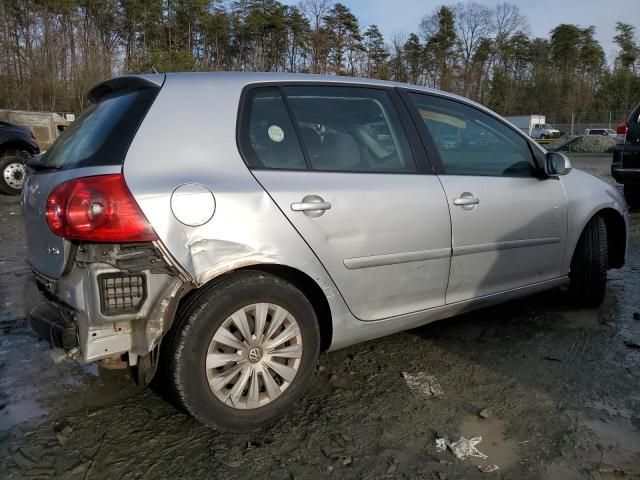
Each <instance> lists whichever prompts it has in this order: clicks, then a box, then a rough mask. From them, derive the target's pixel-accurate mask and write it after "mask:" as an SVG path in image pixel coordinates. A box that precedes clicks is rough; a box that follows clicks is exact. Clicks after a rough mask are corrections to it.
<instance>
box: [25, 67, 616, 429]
mask: <svg viewBox="0 0 640 480" xmlns="http://www.w3.org/2000/svg"><path fill="white" fill-rule="evenodd" d="M89 98H90V100H91V102H92V105H91V106H90V107H89V108H88V109H87V110H86V111H85V112H84V113H83V114H82V116H81V117H80V118H79V119H78V120H76V121H75V122H74V123H73V125H72V126H70V127H69V128H67V129H66V130H65V132H64V133H63V134H62V135H61V136H60V138H59V139H58V140H57V142H56V143H55V144H54V146H53V147H52V148H51V149H50V150H49V151H48V152H47V153H46V154H45V155H43V156H40V157H37V158H35V159H33V160H32V161H31V162H30V172H31V173H30V176H29V178H28V180H27V182H26V186H25V188H24V191H23V197H22V202H23V209H24V215H25V222H26V231H27V237H28V261H29V263H30V265H31V267H32V268H33V273H34V275H33V277H32V278H30V279H29V281H28V282H27V284H26V286H25V302H24V304H25V309H26V310H25V315H26V318H27V319H28V320H29V322H30V324H31V325H32V328H33V329H34V330H36V331H37V332H39V333H40V334H42V335H43V336H45V337H46V338H50V339H52V340H53V341H54V343H55V344H56V346H58V347H60V348H63V349H64V350H65V351H66V352H67V354H68V355H69V356H70V357H72V358H75V359H76V360H78V361H80V362H95V361H99V362H100V363H101V365H102V366H104V367H111V368H130V369H131V371H132V375H133V376H134V377H135V378H136V380H137V381H138V382H140V383H147V382H149V381H150V380H151V378H152V377H153V376H154V374H155V372H156V370H158V369H160V370H162V371H163V372H164V374H165V375H166V378H168V379H169V381H170V384H171V385H172V386H173V387H174V388H175V393H176V394H177V397H178V399H179V400H180V401H181V403H182V404H183V405H184V407H185V408H186V409H187V410H188V411H189V412H190V413H191V414H192V415H193V416H194V417H196V418H197V419H198V420H200V421H201V422H203V423H205V424H207V425H209V426H212V427H216V428H223V429H228V430H245V429H251V428H255V427H259V426H261V425H264V424H266V423H268V422H270V421H272V420H273V419H274V418H276V417H277V416H279V415H281V414H284V413H285V412H286V411H287V410H288V409H289V408H290V407H291V405H292V403H293V402H294V401H295V400H296V399H297V398H299V397H300V396H301V395H302V394H303V391H304V389H305V386H306V385H307V384H308V382H309V380H310V378H311V376H312V375H313V372H314V370H315V368H316V364H317V361H318V355H319V353H320V351H323V350H334V349H338V348H342V347H345V346H348V345H352V344H355V343H357V342H362V341H364V340H369V339H373V338H376V337H380V336H383V335H387V334H390V333H394V332H398V331H400V330H404V329H408V328H412V327H416V326H419V325H423V324H425V323H428V322H431V321H434V320H438V319H442V318H445V317H451V316H453V315H457V314H459V313H461V312H466V311H469V310H472V309H474V308H478V307H484V306H487V305H490V304H495V303H497V302H503V301H505V300H510V299H513V298H517V297H520V296H523V295H527V294H531V293H534V292H539V291H541V290H545V289H549V288H554V287H558V286H561V285H567V286H568V288H567V290H568V292H567V294H568V296H569V297H570V298H571V299H572V300H573V301H574V302H577V303H579V304H581V305H583V306H595V305H598V304H599V303H600V302H601V301H602V300H603V298H604V295H605V285H606V276H607V269H609V268H618V267H621V266H622V265H623V263H624V259H625V253H626V245H627V230H628V214H627V209H626V206H625V202H624V200H623V199H622V197H621V195H620V194H619V192H618V191H617V190H616V189H615V188H614V187H613V186H611V185H608V184H606V183H604V182H602V181H600V180H598V179H596V178H594V177H592V176H590V175H588V174H586V173H583V172H581V171H578V170H572V169H571V165H570V163H569V161H568V159H567V158H566V157H565V156H563V155H561V154H558V153H547V152H546V151H545V150H544V149H543V148H541V147H540V146H539V145H538V144H537V143H535V142H533V141H532V140H530V139H529V138H527V137H526V136H525V135H524V134H522V133H521V132H520V130H518V129H517V128H516V127H514V126H513V125H511V124H509V123H508V122H507V121H505V120H504V119H502V118H501V117H499V116H498V115H496V114H495V113H493V112H491V111H490V110H488V109H486V108H484V107H483V106H481V105H478V104H476V103H473V102H471V101H469V100H466V99H464V98H461V97H458V96H455V95H451V94H447V93H444V92H440V91H434V90H430V89H426V88H420V87H415V86H412V85H403V84H397V83H389V82H380V81H372V80H362V79H354V78H340V77H324V76H311V75H287V74H262V73H260V74H257V73H202V74H192V73H189V74H166V75H151V76H126V77H120V78H115V79H112V80H109V81H106V82H104V83H101V84H99V85H97V86H96V87H95V88H93V89H92V90H91V92H90V94H89Z"/></svg>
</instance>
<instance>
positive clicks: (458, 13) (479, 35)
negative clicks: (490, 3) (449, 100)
mask: <svg viewBox="0 0 640 480" xmlns="http://www.w3.org/2000/svg"><path fill="white" fill-rule="evenodd" d="M453 12H454V14H455V19H456V22H455V29H456V34H457V37H458V48H459V51H460V57H461V58H462V72H461V75H460V77H461V81H462V92H463V94H464V95H469V92H470V91H471V89H472V88H473V83H474V81H475V79H473V78H472V76H471V71H472V61H473V58H474V57H475V55H476V53H477V52H478V48H479V47H480V45H482V42H483V41H484V40H486V39H487V38H489V37H491V36H492V34H493V32H494V29H495V23H494V21H493V15H492V12H491V9H489V8H488V7H486V6H484V5H481V4H479V3H477V2H467V3H458V4H457V5H455V6H454V8H453Z"/></svg>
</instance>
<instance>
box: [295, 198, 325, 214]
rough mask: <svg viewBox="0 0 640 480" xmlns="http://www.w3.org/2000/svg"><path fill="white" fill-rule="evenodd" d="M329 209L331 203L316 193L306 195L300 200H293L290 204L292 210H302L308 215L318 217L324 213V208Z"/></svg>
mask: <svg viewBox="0 0 640 480" xmlns="http://www.w3.org/2000/svg"><path fill="white" fill-rule="evenodd" d="M329 209H331V204H330V203H329V202H325V201H324V199H323V198H322V197H320V196H318V195H307V196H305V197H304V198H303V199H302V202H294V203H292V204H291V210H293V211H294V212H304V214H305V215H307V216H309V217H319V216H320V215H322V214H324V212H325V210H329Z"/></svg>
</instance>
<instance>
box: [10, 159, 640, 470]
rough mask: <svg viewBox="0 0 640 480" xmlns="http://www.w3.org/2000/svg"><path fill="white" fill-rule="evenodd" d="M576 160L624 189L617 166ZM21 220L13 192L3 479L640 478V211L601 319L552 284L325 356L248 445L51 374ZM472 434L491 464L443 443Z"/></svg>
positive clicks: (87, 376) (114, 387)
mask: <svg viewBox="0 0 640 480" xmlns="http://www.w3.org/2000/svg"><path fill="white" fill-rule="evenodd" d="M573 160H574V165H575V166H577V167H581V168H585V169H587V170H589V171H590V172H592V173H595V174H598V175H600V176H601V177H603V178H605V179H607V180H608V181H611V179H610V177H609V175H608V169H609V164H610V159H609V156H608V155H607V156H586V155H583V156H580V157H577V156H574V158H573ZM21 221H22V220H21V215H20V209H19V204H18V203H17V201H16V200H15V199H10V198H7V197H4V198H2V199H1V200H0V238H1V239H2V250H0V301H1V304H0V324H1V326H2V327H3V331H2V333H0V369H1V370H0V472H1V473H0V477H5V478H52V477H56V478H81V479H86V478H93V479H98V478H105V479H106V478H109V479H113V478H122V479H130V478H225V479H226V478H277V479H280V478H282V479H289V478H296V479H297V478H398V479H400V478H416V479H418V478H424V479H438V480H443V479H463V478H464V479H474V478H504V479H517V480H521V479H530V478H531V479H538V478H539V479H563V480H571V479H601V478H602V479H607V478H640V318H638V317H639V315H638V313H639V312H640V213H637V212H636V213H633V214H632V230H631V239H630V244H629V254H628V258H627V264H626V266H625V268H624V269H622V270H614V271H610V273H609V286H608V293H607V298H606V301H605V303H604V305H603V306H602V307H601V308H599V309H596V310H575V309H572V308H569V307H567V306H566V305H565V304H564V303H563V296H562V294H561V292H557V291H553V292H548V293H545V294H541V295H537V296H534V297H530V298H527V299H524V300H519V301H515V302H512V303H509V304H505V305H501V306H498V307H494V308H489V309H485V310H482V311H478V312H474V313H470V314H466V315H463V316H459V317H456V318H453V319H449V320H444V321H440V322H437V323H433V324H431V325H428V326H425V327H422V328H419V329H416V330H412V331H408V332H405V333H401V334H397V335H393V336H390V337H386V338H384V339H381V340H377V341H371V342H368V343H364V344H361V345H357V346H355V347H352V348H348V349H344V350H340V351H337V352H333V353H328V354H323V355H322V356H321V359H320V365H321V366H320V368H319V369H318V371H317V373H316V375H315V378H314V380H313V382H312V385H311V388H310V390H309V391H308V393H307V395H306V396H305V397H304V399H303V400H302V401H300V402H299V403H298V404H297V405H296V406H295V407H294V408H293V409H292V411H291V412H290V414H289V415H288V416H287V417H286V418H284V419H283V420H281V421H280V422H278V423H277V424H275V425H273V426H272V427H271V428H268V429H264V430H261V431H258V432H253V433H248V434H224V433H219V432H214V431H210V430H208V429H206V428H204V427H202V426H201V425H200V424H198V423H197V422H195V421H194V420H193V419H191V418H190V417H188V416H186V415H184V414H183V413H181V412H179V411H178V410H176V408H174V407H173V406H172V405H170V404H168V403H166V402H165V401H164V400H163V399H162V398H161V397H160V396H159V395H158V394H157V393H156V392H154V391H153V390H150V389H140V388H137V387H135V386H133V385H131V384H130V383H129V381H128V380H127V378H126V377H125V376H123V374H121V373H119V372H115V373H114V374H113V375H110V376H109V377H108V378H106V379H105V378H100V377H99V376H98V375H97V369H95V367H94V368H91V367H81V366H79V365H75V364H73V363H70V362H67V361H62V362H61V363H58V364H54V363H53V361H52V359H51V352H50V350H49V348H48V346H47V344H46V343H44V342H41V341H38V340H36V339H35V338H34V337H33V336H32V335H31V334H30V333H29V332H28V331H27V330H26V329H25V328H24V326H23V320H22V314H21V308H20V287H21V282H22V281H23V279H24V277H25V274H26V272H27V266H26V263H25V261H24V253H25V248H24V234H23V228H22V224H21ZM634 314H636V318H634ZM402 372H408V373H412V374H416V373H419V372H424V373H426V374H428V375H433V376H435V377H436V379H437V381H438V382H439V384H440V386H441V388H442V390H443V391H444V397H443V398H432V397H431V398H430V397H427V396H425V395H424V394H423V393H420V392H413V391H412V390H411V389H410V388H409V387H408V386H407V383H406V381H405V379H404V378H403V375H402ZM486 408H489V412H487V413H488V414H487V415H485V416H487V417H488V418H481V417H480V416H479V415H478V413H479V412H480V411H481V410H483V409H486ZM459 435H464V436H465V437H467V438H469V437H472V436H482V442H481V443H480V444H479V445H478V446H477V447H478V448H479V450H480V451H482V452H484V453H485V454H487V455H488V459H486V460H480V459H474V460H473V461H471V460H465V461H460V460H458V459H456V458H455V457H454V456H453V455H452V453H451V452H449V451H447V452H442V451H439V450H438V449H437V448H436V447H435V439H436V438H437V437H439V436H448V437H449V438H451V439H457V438H458V436H459ZM486 464H497V465H498V466H499V468H500V469H499V470H498V471H496V472H493V473H481V472H480V471H479V470H478V468H477V466H476V465H486Z"/></svg>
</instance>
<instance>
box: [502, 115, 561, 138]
mask: <svg viewBox="0 0 640 480" xmlns="http://www.w3.org/2000/svg"><path fill="white" fill-rule="evenodd" d="M505 118H506V119H507V120H508V121H510V122H511V123H513V124H514V125H515V126H516V127H518V128H519V129H520V130H522V131H523V132H524V133H526V134H527V135H529V136H530V137H531V138H536V139H545V138H557V137H559V136H560V130H557V129H555V128H553V125H551V124H549V123H546V119H545V116H544V115H520V116H515V117H505Z"/></svg>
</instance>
